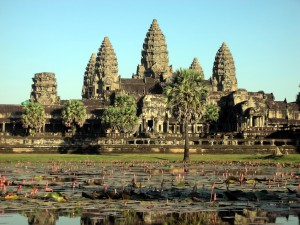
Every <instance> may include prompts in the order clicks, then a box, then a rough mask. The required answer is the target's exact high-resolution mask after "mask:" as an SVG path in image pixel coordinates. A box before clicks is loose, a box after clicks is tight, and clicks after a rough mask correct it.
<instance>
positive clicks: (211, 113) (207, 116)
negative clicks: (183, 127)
mask: <svg viewBox="0 0 300 225" xmlns="http://www.w3.org/2000/svg"><path fill="white" fill-rule="evenodd" d="M219 111H220V109H219V107H218V106H217V105H215V104H207V105H206V106H205V111H204V114H203V117H202V119H203V120H204V121H205V122H206V123H207V125H208V129H207V131H209V127H210V125H211V124H213V123H215V122H217V121H218V119H219Z"/></svg>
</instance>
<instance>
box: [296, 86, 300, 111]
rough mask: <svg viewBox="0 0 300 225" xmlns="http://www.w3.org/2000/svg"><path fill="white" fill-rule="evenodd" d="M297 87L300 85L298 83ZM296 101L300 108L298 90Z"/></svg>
mask: <svg viewBox="0 0 300 225" xmlns="http://www.w3.org/2000/svg"><path fill="white" fill-rule="evenodd" d="M299 88H300V85H299ZM296 103H297V104H298V105H299V108H300V92H299V93H298V94H297V96H296Z"/></svg>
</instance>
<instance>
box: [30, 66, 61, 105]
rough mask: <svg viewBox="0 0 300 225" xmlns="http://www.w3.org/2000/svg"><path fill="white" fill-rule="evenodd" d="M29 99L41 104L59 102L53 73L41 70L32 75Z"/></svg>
mask: <svg viewBox="0 0 300 225" xmlns="http://www.w3.org/2000/svg"><path fill="white" fill-rule="evenodd" d="M32 80H33V85H32V91H31V95H30V100H31V101H32V102H38V103H40V104H42V105H55V104H60V98H59V96H57V83H56V78H55V74H54V73H49V72H43V73H36V74H35V75H34V78H32Z"/></svg>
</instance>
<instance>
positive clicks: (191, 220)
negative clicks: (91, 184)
mask: <svg viewBox="0 0 300 225" xmlns="http://www.w3.org/2000/svg"><path fill="white" fill-rule="evenodd" d="M27 216H28V215H27ZM27 216H26V215H24V214H23V215H21V214H19V213H8V214H7V213H4V214H1V215H0V224H1V225H4V224H5V225H70V224H72V225H91V224H97V225H98V224H103V225H113V224H116V225H131V224H140V225H143V224H156V225H159V224H163V225H167V224H191V225H193V224H199V222H200V224H203V225H205V224H207V225H212V224H216V225H217V224H222V225H226V224H228V225H236V224H245V225H246V224H250V223H251V222H252V223H253V224H273V225H275V224H276V225H280V224H281V225H299V217H298V216H296V215H289V216H287V217H283V216H276V217H274V215H270V216H269V217H254V218H248V220H244V221H243V222H242V221H241V220H239V217H237V216H235V217H224V218H221V217H220V216H219V215H218V213H216V212H202V213H192V214H189V215H187V214H181V215H180V214H172V213H171V214H170V213H168V214H167V213H166V214H164V213H163V214H161V213H155V212H153V214H151V213H147V214H145V213H129V214H128V213H125V214H123V215H122V216H120V215H113V214H110V215H107V214H106V215H104V214H102V213H101V212H99V213H98V214H97V213H96V214H90V215H89V214H87V213H85V214H84V215H81V216H76V217H66V216H63V215H58V214H55V213H54V212H50V211H48V212H47V213H46V212H43V213H41V214H39V215H36V217H35V218H33V217H31V216H29V217H27ZM151 217H152V218H151Z"/></svg>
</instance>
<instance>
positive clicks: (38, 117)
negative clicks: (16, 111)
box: [21, 102, 46, 134]
mask: <svg viewBox="0 0 300 225" xmlns="http://www.w3.org/2000/svg"><path fill="white" fill-rule="evenodd" d="M21 120H22V124H23V127H24V128H26V129H28V133H29V134H34V133H35V132H40V131H41V129H42V127H43V126H44V125H45V122H46V118H45V109H44V107H43V106H42V105H41V104H40V103H35V102H29V103H28V104H26V105H24V107H23V114H22V119H21Z"/></svg>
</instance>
